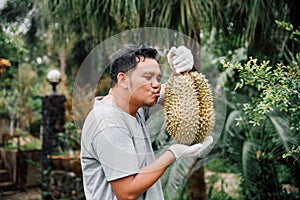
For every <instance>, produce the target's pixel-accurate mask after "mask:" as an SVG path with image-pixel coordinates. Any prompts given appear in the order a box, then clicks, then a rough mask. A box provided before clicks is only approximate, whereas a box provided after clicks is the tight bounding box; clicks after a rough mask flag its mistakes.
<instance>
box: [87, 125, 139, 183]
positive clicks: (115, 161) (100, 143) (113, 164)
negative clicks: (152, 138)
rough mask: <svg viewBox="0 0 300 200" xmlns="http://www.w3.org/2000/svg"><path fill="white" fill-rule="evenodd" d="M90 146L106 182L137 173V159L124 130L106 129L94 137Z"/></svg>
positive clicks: (131, 142)
mask: <svg viewBox="0 0 300 200" xmlns="http://www.w3.org/2000/svg"><path fill="white" fill-rule="evenodd" d="M92 145H93V149H94V150H95V153H96V155H97V157H98V160H99V161H100V162H101V165H102V168H103V171H104V173H105V176H106V179H107V181H112V180H116V179H119V178H123V177H126V176H129V175H133V174H136V173H138V171H139V166H138V157H137V155H136V151H135V148H134V144H133V140H132V137H131V135H130V133H129V132H128V130H127V129H126V128H120V127H108V128H106V129H104V130H102V131H101V133H99V134H97V135H96V136H95V138H94V140H93V142H92Z"/></svg>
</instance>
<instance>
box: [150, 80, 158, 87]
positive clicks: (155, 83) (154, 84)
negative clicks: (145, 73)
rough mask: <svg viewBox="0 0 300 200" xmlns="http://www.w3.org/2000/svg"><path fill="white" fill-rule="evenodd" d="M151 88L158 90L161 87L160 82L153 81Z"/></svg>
mask: <svg viewBox="0 0 300 200" xmlns="http://www.w3.org/2000/svg"><path fill="white" fill-rule="evenodd" d="M151 86H152V87H153V88H158V87H160V82H158V81H153V82H152V83H151Z"/></svg>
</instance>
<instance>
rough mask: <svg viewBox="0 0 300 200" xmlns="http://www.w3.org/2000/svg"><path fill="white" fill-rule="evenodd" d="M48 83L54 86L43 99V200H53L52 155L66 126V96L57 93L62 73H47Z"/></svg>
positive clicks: (54, 71) (51, 71)
mask: <svg viewBox="0 0 300 200" xmlns="http://www.w3.org/2000/svg"><path fill="white" fill-rule="evenodd" d="M46 78H47V81H48V82H49V83H50V84H51V85H52V93H51V94H50V95H46V96H44V97H43V101H42V117H43V121H42V122H43V144H42V154H43V155H42V156H43V172H42V196H43V199H52V196H51V193H50V191H49V184H50V177H51V171H52V170H53V163H52V160H51V155H52V154H53V153H54V151H55V148H57V146H58V145H59V141H58V135H57V134H58V133H60V132H64V131H65V129H64V125H65V101H66V97H65V96H64V95H59V94H57V92H56V86H57V84H59V83H60V81H61V73H60V72H59V71H58V70H55V69H54V70H50V71H49V72H48V73H47V77H46Z"/></svg>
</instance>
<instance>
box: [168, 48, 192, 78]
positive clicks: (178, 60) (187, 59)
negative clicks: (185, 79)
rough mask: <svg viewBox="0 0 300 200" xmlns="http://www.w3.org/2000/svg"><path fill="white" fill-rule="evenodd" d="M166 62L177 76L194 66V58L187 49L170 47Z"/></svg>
mask: <svg viewBox="0 0 300 200" xmlns="http://www.w3.org/2000/svg"><path fill="white" fill-rule="evenodd" d="M167 58H168V62H169V64H170V66H171V68H172V69H173V70H175V72H176V73H177V74H180V73H182V72H188V71H190V70H191V69H192V68H193V66H194V57H193V54H192V52H191V50H189V49H188V48H186V47H185V46H179V47H178V48H175V47H172V48H171V49H170V51H169V53H168V55H167Z"/></svg>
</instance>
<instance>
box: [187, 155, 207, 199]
mask: <svg viewBox="0 0 300 200" xmlns="http://www.w3.org/2000/svg"><path fill="white" fill-rule="evenodd" d="M197 161H198V160H196V161H195V163H194V164H193V166H192V167H191V169H193V168H194V166H195V165H196V164H197ZM188 194H189V199H190V200H207V195H206V186H205V173H204V167H203V166H201V167H200V168H199V169H198V170H196V171H194V173H193V174H192V175H191V177H190V178H189V187H188Z"/></svg>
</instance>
